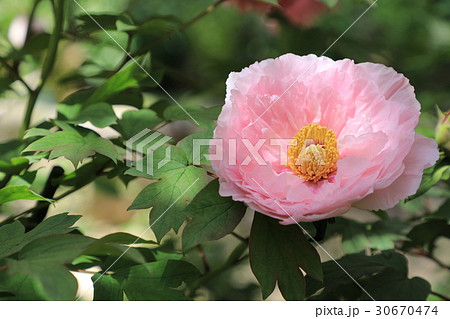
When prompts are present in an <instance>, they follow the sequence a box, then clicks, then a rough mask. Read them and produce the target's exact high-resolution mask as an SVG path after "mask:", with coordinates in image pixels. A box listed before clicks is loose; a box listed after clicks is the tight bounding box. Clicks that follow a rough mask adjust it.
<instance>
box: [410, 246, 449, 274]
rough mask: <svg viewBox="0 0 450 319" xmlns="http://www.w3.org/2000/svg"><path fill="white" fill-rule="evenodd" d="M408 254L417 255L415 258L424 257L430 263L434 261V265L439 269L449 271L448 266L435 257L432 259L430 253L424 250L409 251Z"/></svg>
mask: <svg viewBox="0 0 450 319" xmlns="http://www.w3.org/2000/svg"><path fill="white" fill-rule="evenodd" d="M409 253H410V254H413V255H417V256H422V257H426V258H428V259H430V260H432V261H434V262H435V263H436V264H438V265H439V266H440V267H442V268H445V269H447V270H450V266H448V265H446V264H444V263H443V262H442V261H440V260H439V259H437V258H436V257H434V256H433V255H431V254H430V253H428V252H426V251H425V250H422V249H419V250H416V251H411V252H409Z"/></svg>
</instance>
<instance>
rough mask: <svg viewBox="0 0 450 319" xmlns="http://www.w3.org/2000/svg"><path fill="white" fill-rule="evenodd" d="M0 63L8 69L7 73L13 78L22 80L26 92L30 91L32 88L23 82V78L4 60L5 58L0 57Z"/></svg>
mask: <svg viewBox="0 0 450 319" xmlns="http://www.w3.org/2000/svg"><path fill="white" fill-rule="evenodd" d="M0 63H1V64H2V65H3V66H4V67H5V69H7V70H8V72H9V74H10V75H11V76H12V77H13V79H15V80H18V81H20V82H22V84H23V85H25V87H26V88H27V90H28V92H32V91H33V90H32V89H31V88H30V86H29V85H28V84H27V82H25V80H24V79H22V77H21V76H20V75H19V74H18V73H17V71H16V70H15V69H14V68H13V67H12V66H10V65H9V64H8V62H6V60H5V58H3V57H0Z"/></svg>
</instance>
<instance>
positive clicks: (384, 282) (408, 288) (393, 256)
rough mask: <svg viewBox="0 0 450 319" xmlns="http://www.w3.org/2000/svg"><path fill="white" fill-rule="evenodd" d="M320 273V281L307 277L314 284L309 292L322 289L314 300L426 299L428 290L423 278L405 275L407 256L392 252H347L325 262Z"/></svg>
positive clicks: (309, 283)
mask: <svg viewBox="0 0 450 319" xmlns="http://www.w3.org/2000/svg"><path fill="white" fill-rule="evenodd" d="M343 269H344V270H345V272H344V270H343ZM323 273H324V280H323V284H318V282H317V281H315V280H313V279H312V278H310V277H309V276H307V277H306V279H307V284H308V285H309V286H310V287H314V289H312V290H311V291H310V293H314V292H316V291H318V290H319V289H320V288H322V287H323V288H324V289H323V290H322V291H321V292H320V293H319V294H317V295H315V296H313V297H312V298H311V299H313V300H369V299H370V300H371V299H372V298H374V299H375V300H425V299H426V297H427V296H428V293H429V284H428V283H427V282H426V281H424V280H423V279H421V278H417V277H415V278H412V279H409V278H408V262H407V260H406V258H405V257H404V256H403V255H401V254H399V253H396V252H394V251H383V252H381V253H380V254H376V255H373V256H366V255H364V254H363V253H358V254H351V255H347V256H344V257H342V258H341V259H338V260H336V261H328V262H326V263H324V264H323ZM350 276H351V277H350ZM353 280H356V281H357V282H358V283H359V285H361V286H362V287H363V288H364V289H365V290H366V292H367V293H366V292H364V291H363V290H362V289H361V288H360V287H359V286H358V285H357V284H356V283H355V282H354V281H353ZM412 289H414V290H412ZM415 289H422V290H421V291H417V290H415ZM368 294H369V295H370V296H369V295H368ZM371 297H372V298H371Z"/></svg>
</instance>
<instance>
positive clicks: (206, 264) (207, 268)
mask: <svg viewBox="0 0 450 319" xmlns="http://www.w3.org/2000/svg"><path fill="white" fill-rule="evenodd" d="M197 249H198V251H199V253H200V257H201V258H202V262H203V267H204V268H205V273H208V272H209V271H210V270H211V267H209V263H208V260H207V259H206V254H205V251H204V250H203V246H202V245H201V244H198V245H197Z"/></svg>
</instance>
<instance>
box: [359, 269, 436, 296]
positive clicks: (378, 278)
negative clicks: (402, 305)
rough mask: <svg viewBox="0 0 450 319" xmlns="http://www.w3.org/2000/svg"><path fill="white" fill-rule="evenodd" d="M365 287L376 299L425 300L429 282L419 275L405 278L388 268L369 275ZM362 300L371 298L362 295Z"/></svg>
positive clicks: (428, 290)
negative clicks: (371, 275)
mask: <svg viewBox="0 0 450 319" xmlns="http://www.w3.org/2000/svg"><path fill="white" fill-rule="evenodd" d="M364 287H365V289H366V290H367V291H368V292H369V291H370V294H371V296H372V297H373V298H374V299H375V300H377V301H383V300H385V301H392V300H402V301H403V300H404V301H413V300H414V301H420V300H426V299H427V297H428V294H429V293H430V290H431V286H430V284H429V283H428V282H427V281H426V280H424V279H422V278H419V277H414V278H407V277H406V276H401V275H399V274H398V272H395V271H392V270H391V269H388V270H386V271H383V272H382V273H380V274H378V275H375V276H373V277H371V278H370V279H368V280H366V281H365V283H364ZM362 299H363V300H371V299H370V298H369V296H367V295H364V296H363V298H362Z"/></svg>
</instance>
